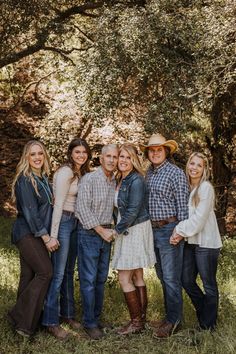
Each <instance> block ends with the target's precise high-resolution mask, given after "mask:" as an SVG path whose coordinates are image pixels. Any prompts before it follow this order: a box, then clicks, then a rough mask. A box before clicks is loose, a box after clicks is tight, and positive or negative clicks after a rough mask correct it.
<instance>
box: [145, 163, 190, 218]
mask: <svg viewBox="0 0 236 354" xmlns="http://www.w3.org/2000/svg"><path fill="white" fill-rule="evenodd" d="M146 182H147V186H148V191H149V214H150V218H151V220H153V221H158V220H166V219H167V218H170V217H173V216H176V217H177V219H178V220H179V221H181V220H185V219H187V218H188V199H189V187H188V182H187V178H186V176H185V173H184V172H183V171H182V170H181V169H180V168H179V167H177V166H176V165H174V164H172V163H170V162H169V161H168V160H165V161H164V162H163V163H162V164H161V165H160V166H158V167H156V168H154V167H153V165H151V166H150V167H149V169H148V171H147V175H146Z"/></svg>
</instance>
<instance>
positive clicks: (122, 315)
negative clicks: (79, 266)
mask: <svg viewBox="0 0 236 354" xmlns="http://www.w3.org/2000/svg"><path fill="white" fill-rule="evenodd" d="M11 223H12V220H10V219H5V218H2V217H1V218H0V269H1V275H0V303H1V306H0V336H1V341H0V354H69V353H73V354H88V353H90V354H118V353H122V354H126V353H127V354H128V353H129V354H138V353H140V354H141V353H144V354H145V353H148V354H149V353H150V354H151V353H158V354H168V353H176V354H180V353H181V354H193V353H201V354H206V353H207V354H213V353H214V354H223V353H236V326H235V318H236V240H232V239H230V240H229V239H225V240H224V248H223V250H222V254H221V257H220V265H219V272H218V281H219V290H220V308H219V321H218V327H217V330H216V331H215V332H213V333H210V332H208V331H204V332H199V331H197V330H196V329H195V326H196V317H195V313H194V310H193V308H192V306H191V304H190V301H189V299H188V298H187V297H186V296H185V294H184V321H183V328H182V330H181V331H180V332H178V333H177V334H175V335H173V336H172V337H170V338H168V339H166V340H162V341H161V340H160V341H158V340H156V339H154V338H153V337H152V331H151V329H150V328H147V329H146V330H145V331H144V332H143V333H141V334H138V335H130V336H128V337H125V338H123V337H122V338H121V337H120V336H118V335H116V334H115V331H114V330H110V331H108V332H107V334H106V337H105V338H104V339H102V340H100V341H91V340H89V339H88V338H87V337H86V335H85V334H84V333H83V331H82V330H81V331H80V332H78V333H76V332H73V331H71V337H70V339H69V340H68V341H66V342H59V341H57V340H56V339H54V338H53V337H51V336H49V335H48V334H47V333H46V332H45V331H44V330H43V329H41V330H39V331H38V332H37V334H36V335H35V336H34V337H33V338H32V339H30V340H29V339H25V338H22V337H20V336H19V335H17V334H16V333H15V332H14V331H13V330H12V328H11V326H10V325H9V324H8V322H7V320H6V319H5V315H6V312H7V310H8V309H9V308H10V307H11V306H12V305H13V304H14V302H15V297H16V290H17V285H18V278H19V261H18V252H17V250H16V248H15V247H14V246H12V245H11V244H10V230H11ZM145 278H146V281H147V286H148V296H149V307H148V319H149V320H157V319H159V318H161V317H162V315H163V299H162V292H161V287H160V283H159V281H158V280H157V278H156V275H155V272H154V270H153V269H151V270H147V271H146V272H145ZM75 288H76V291H75V299H76V304H77V313H78V316H77V317H78V319H80V317H81V306H80V297H79V284H78V282H76V287H75ZM103 317H104V320H105V321H108V322H112V323H114V324H115V325H117V326H119V325H120V324H122V323H124V322H125V321H126V320H127V319H128V313H127V309H126V307H125V305H124V302H123V295H122V293H121V291H120V289H119V286H118V283H117V279H116V275H115V273H114V272H111V273H110V275H109V279H108V282H107V286H106V296H105V304H104V315H103Z"/></svg>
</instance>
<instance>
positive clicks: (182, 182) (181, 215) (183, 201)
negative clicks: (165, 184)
mask: <svg viewBox="0 0 236 354" xmlns="http://www.w3.org/2000/svg"><path fill="white" fill-rule="evenodd" d="M173 188H174V194H175V198H176V208H177V215H176V216H177V218H178V220H179V221H181V220H185V219H187V218H188V199H189V187H188V182H187V178H186V176H185V174H184V172H183V171H181V172H180V173H178V174H177V175H176V178H175V180H174V185H173Z"/></svg>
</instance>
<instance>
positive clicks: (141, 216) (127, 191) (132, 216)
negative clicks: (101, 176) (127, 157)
mask: <svg viewBox="0 0 236 354" xmlns="http://www.w3.org/2000/svg"><path fill="white" fill-rule="evenodd" d="M117 202H118V209H119V213H120V217H121V218H120V221H119V222H118V224H117V225H116V226H115V230H116V232H117V233H118V234H121V233H124V234H128V231H127V229H128V228H129V227H130V226H134V225H137V224H140V223H142V222H144V221H146V220H149V214H148V192H147V187H146V183H145V180H144V178H143V177H142V176H141V175H140V174H139V173H137V172H133V171H132V172H131V173H130V174H129V175H128V176H126V177H125V178H124V179H123V180H122V183H121V186H120V189H119V193H118V200H117ZM116 212H117V210H116ZM115 214H117V213H115ZM115 216H116V215H115Z"/></svg>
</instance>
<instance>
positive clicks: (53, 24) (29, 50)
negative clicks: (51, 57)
mask: <svg viewBox="0 0 236 354" xmlns="http://www.w3.org/2000/svg"><path fill="white" fill-rule="evenodd" d="M105 3H106V1H105V0H104V1H98V2H96V3H94V2H87V3H85V4H83V5H80V6H73V7H71V8H69V9H67V10H65V11H61V12H59V14H58V12H57V15H56V16H55V17H54V18H52V19H51V20H50V21H49V22H48V24H47V25H46V26H45V28H43V29H42V30H41V31H40V32H39V33H37V35H36V42H35V43H34V44H32V45H29V46H27V47H26V48H24V49H22V50H20V51H18V52H14V53H10V54H9V55H6V56H5V57H4V58H1V59H0V68H3V67H4V66H6V65H9V64H13V63H16V62H18V61H19V60H21V59H22V58H25V57H27V56H29V55H32V54H34V53H36V52H38V51H39V50H41V49H44V47H45V44H46V42H47V40H48V38H49V36H50V34H52V33H56V32H57V31H58V25H59V24H61V25H62V24H64V23H65V22H66V21H67V20H68V19H69V18H70V17H72V16H74V15H77V14H80V15H82V16H90V17H93V15H92V14H90V13H87V12H86V11H88V10H95V9H98V8H101V7H102V6H103V5H104V4H105ZM54 51H55V52H56V50H54ZM58 53H59V54H61V55H62V56H63V53H62V52H61V51H60V52H58ZM64 58H65V59H67V60H71V59H70V58H68V57H66V56H65V54H64Z"/></svg>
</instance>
